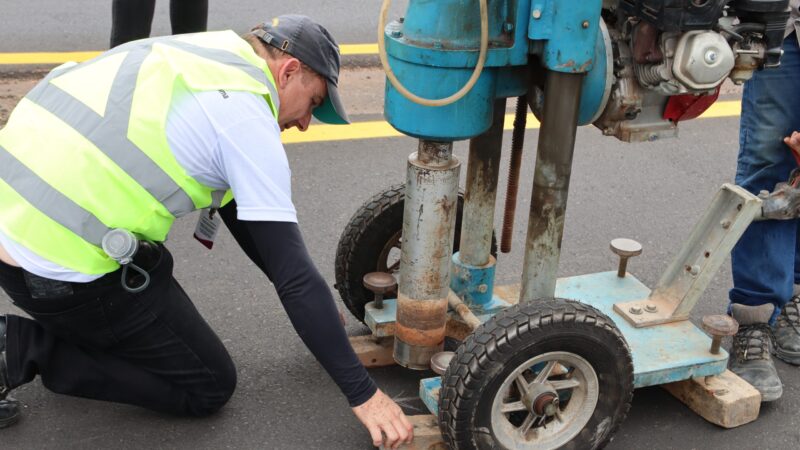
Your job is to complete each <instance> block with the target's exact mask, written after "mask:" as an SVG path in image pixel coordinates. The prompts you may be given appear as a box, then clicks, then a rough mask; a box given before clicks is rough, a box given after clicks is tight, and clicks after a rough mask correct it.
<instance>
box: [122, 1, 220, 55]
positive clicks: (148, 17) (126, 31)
mask: <svg viewBox="0 0 800 450" xmlns="http://www.w3.org/2000/svg"><path fill="white" fill-rule="evenodd" d="M155 6H156V0H114V2H113V3H112V5H111V48H114V47H116V46H118V45H120V44H124V43H126V42H128V41H134V40H136V39H144V38H146V37H150V27H151V26H152V23H153V12H154V10H155ZM169 21H170V24H171V25H172V34H183V33H197V32H200V31H206V25H207V22H208V0H170V2H169Z"/></svg>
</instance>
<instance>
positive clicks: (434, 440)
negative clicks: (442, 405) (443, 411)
mask: <svg viewBox="0 0 800 450" xmlns="http://www.w3.org/2000/svg"><path fill="white" fill-rule="evenodd" d="M408 420H410V421H411V423H412V424H413V425H414V441H413V442H411V443H410V444H404V445H401V446H400V447H398V449H401V450H447V445H445V443H444V440H443V439H442V433H441V432H440V431H439V422H438V421H437V419H436V416H434V415H432V414H426V415H418V416H408ZM385 449H386V447H383V446H381V450H385Z"/></svg>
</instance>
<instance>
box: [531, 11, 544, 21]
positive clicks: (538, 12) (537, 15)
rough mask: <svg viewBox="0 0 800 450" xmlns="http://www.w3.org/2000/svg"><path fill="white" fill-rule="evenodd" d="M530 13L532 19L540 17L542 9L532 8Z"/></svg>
mask: <svg viewBox="0 0 800 450" xmlns="http://www.w3.org/2000/svg"><path fill="white" fill-rule="evenodd" d="M531 15H532V16H533V18H534V19H541V17H542V11H541V10H538V9H534V10H533V13H532V14H531Z"/></svg>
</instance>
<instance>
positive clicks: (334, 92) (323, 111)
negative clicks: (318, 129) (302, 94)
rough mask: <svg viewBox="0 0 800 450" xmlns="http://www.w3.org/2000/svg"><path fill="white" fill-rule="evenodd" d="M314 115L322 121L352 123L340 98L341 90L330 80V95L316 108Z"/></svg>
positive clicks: (341, 123)
mask: <svg viewBox="0 0 800 450" xmlns="http://www.w3.org/2000/svg"><path fill="white" fill-rule="evenodd" d="M314 117H316V118H317V120H319V121H320V122H324V123H330V124H333V125H347V124H349V123H350V119H349V118H348V117H347V112H345V110H344V105H343V104H342V100H341V99H340V98H339V90H338V89H337V88H336V85H335V84H333V83H331V82H330V81H328V95H327V96H326V97H325V101H323V102H322V104H321V105H319V106H318V107H316V108H314Z"/></svg>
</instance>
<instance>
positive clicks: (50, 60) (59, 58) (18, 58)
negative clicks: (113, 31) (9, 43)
mask: <svg viewBox="0 0 800 450" xmlns="http://www.w3.org/2000/svg"><path fill="white" fill-rule="evenodd" d="M99 54H100V52H33V53H0V64H63V63H65V62H67V61H76V62H82V61H86V60H88V59H92V58H94V57H95V56H97V55H99Z"/></svg>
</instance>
